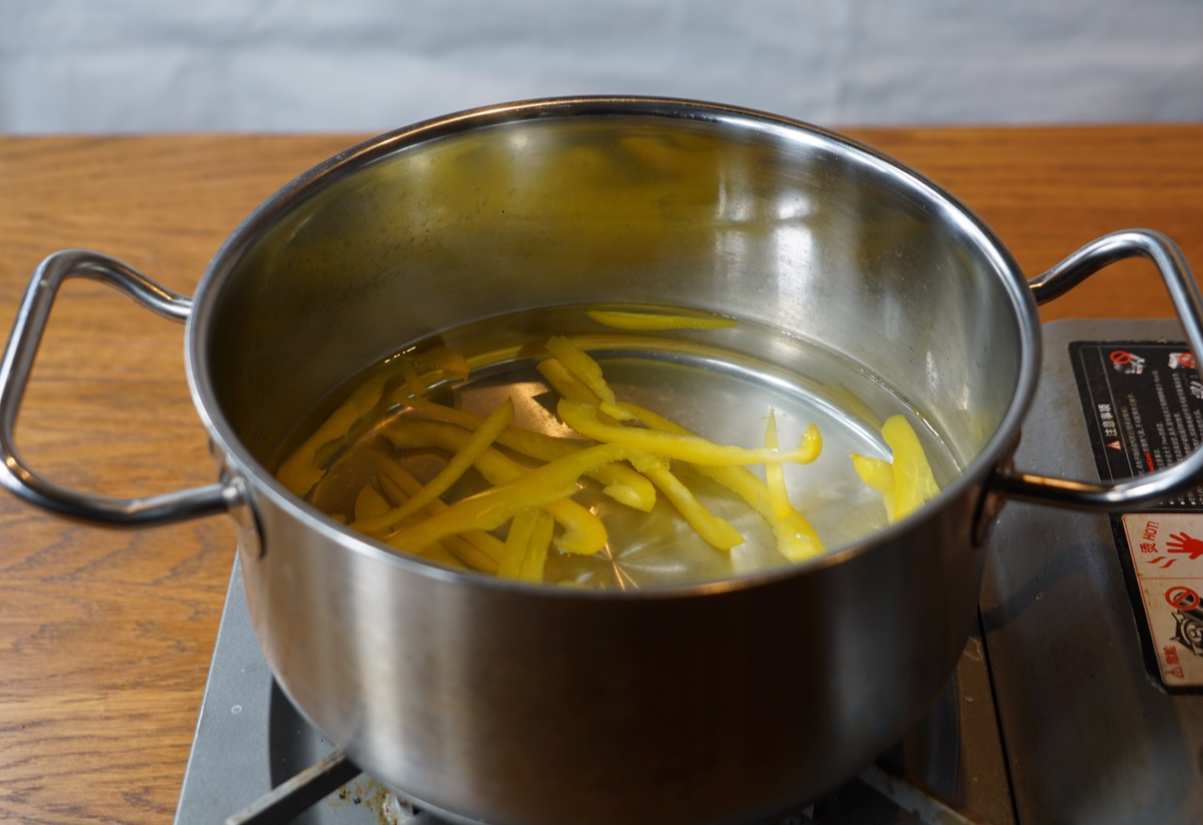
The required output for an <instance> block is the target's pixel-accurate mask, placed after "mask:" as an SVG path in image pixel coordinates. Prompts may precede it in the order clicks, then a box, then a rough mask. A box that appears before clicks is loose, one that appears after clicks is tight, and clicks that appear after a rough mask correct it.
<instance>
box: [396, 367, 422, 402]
mask: <svg viewBox="0 0 1203 825" xmlns="http://www.w3.org/2000/svg"><path fill="white" fill-rule="evenodd" d="M397 366H398V368H399V369H400V370H401V376H402V377H403V378H404V379H405V387H406V389H408V390H409V393H410V395H412V396H413V397H414V398H418V397H420V396H422V395H425V394H426V383H425V382H424V381H422V376H420V375H418V371H417V370H416V369H414V365H413V362H412V361H410V360H409V359H408V358H403V359H401V360H400V361H399V362H398V364H397Z"/></svg>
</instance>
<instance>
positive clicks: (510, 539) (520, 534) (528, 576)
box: [497, 507, 552, 582]
mask: <svg viewBox="0 0 1203 825" xmlns="http://www.w3.org/2000/svg"><path fill="white" fill-rule="evenodd" d="M551 532H552V518H551V516H549V515H548V514H547V511H546V510H539V509H537V508H534V507H531V508H528V509H526V510H523V511H522V512H520V513H518V515H516V516H514V520H513V521H511V522H510V531H509V533H508V534H507V535H506V538H505V546H506V552H507V553H510V554H511V555H508V556H506V558H505V561H504V562H503V563H502V565H501V567H499V568H498V570H497V575H498V576H501V577H503V578H510V579H522V580H525V581H536V582H537V581H543V569H544V567H545V565H546V564H547V549H548V547H549V546H550V545H551Z"/></svg>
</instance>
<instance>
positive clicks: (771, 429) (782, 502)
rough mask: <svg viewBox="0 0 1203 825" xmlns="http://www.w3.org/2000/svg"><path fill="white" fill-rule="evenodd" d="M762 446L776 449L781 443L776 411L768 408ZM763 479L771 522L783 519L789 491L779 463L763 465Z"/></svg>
mask: <svg viewBox="0 0 1203 825" xmlns="http://www.w3.org/2000/svg"><path fill="white" fill-rule="evenodd" d="M764 446H765V447H768V448H769V449H771V450H776V449H777V448H778V447H780V446H781V445H780V444H779V443H778V441H777V412H776V411H775V410H769V421H768V424H767V425H766V426H765V429H764ZM764 480H765V484H766V486H767V487H768V488H769V507H770V509H771V510H772V512H773V524H778V523H780V522H782V521H784V520H785V517H786V516H787V515H788V514H789V511H790V504H789V492H788V491H787V490H786V489H785V469H784V468H783V467H782V466H781V465H780V464H765V465H764Z"/></svg>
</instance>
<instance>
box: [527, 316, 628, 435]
mask: <svg viewBox="0 0 1203 825" xmlns="http://www.w3.org/2000/svg"><path fill="white" fill-rule="evenodd" d="M545 346H546V347H547V351H548V352H550V353H551V354H552V355H553V356H555V357H556V359H558V360H559V362H560V363H561V364H563V365H564V367H565V368H567V370H568V371H569V372H570V373H572V375H573V376H574V377H575V378H577V380H579V381H580V382H581V383H582V384H584V385H585V386H586V387H587V388H588V389H589V391H590V392H592V393H593V394H594V395H596V396H597V397H598V399H600V404H601V405H602V406H603V407H604V408H605V409H606V412H607V413H610V414H611V415H614V416H615V417H616V418H620V417H621V416H622V412H621V410H618V408H617V407H616V404H617V402H618V399H616V398H615V397H614V390H612V389H610V385H609V384H607V383H606V379H605V376H603V375H602V369H601V365H600V364H598V363H597V362H596V361H594V360H593V358H592V357H590V355H589V354H588V353H587V352H585V351H584V350H583V349H581V348H580V347H578V346H577V345H576V344H574V343H572V341H570V340H569V339H567V338H564V337H563V336H557V337H555V338H551V339H549V340H548V342H547V344H546V345H545ZM611 408H613V409H614V412H611ZM615 413H617V414H615Z"/></svg>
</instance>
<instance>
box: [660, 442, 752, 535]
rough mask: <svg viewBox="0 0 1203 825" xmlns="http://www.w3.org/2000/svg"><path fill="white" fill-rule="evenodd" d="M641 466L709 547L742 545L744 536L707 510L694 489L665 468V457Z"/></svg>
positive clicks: (666, 464)
mask: <svg viewBox="0 0 1203 825" xmlns="http://www.w3.org/2000/svg"><path fill="white" fill-rule="evenodd" d="M640 468H641V470H642V472H643V473H644V474H645V475H646V476H647V477H648V478H649V479H650V480H651V482H652V483H653V484H655V485H656V487H657V489H659V490H660V492H662V493H664V497H665V498H667V499H668V500H669V501H670V502H671V503H672V505H673V506H674V507H676V508H677V512H678V513H680V514H681V517H682V518H684V519H685V521H686V523H688V524H689V526H690V527H692V528H693V529H694V530H696V531H697V533H698V535H699V536H701V537H702V538H703V539H705V540H706V543H707V544H709V545H710V546H711V547H713V548H715V549H716V550H730V549H731V548H732V547H734V546H735V545H737V544H743V542H744V537H743V536H741V535H740V534H739V531H738V530H736V529H735V528H734V527H732V526H731V523H730V522H728V521H727V520H726V519H722V518H719V517H718V516H716V515H714V514H713V513H711V512H710V511H709V510H707V509H706V507H705V505H704V504H702V502H700V501H698V500H697V497H696V496H694V494H693V492H692V491H691V490H690V489H689V488H688V487H686V486H685V485H684V484H682V483H681V480H680V479H679V478H677V477H676V476H675V475H673V473H672V472H671V471H670V470H669V469H668V461H667V459H660V460H659V461H652V462H641V463H640Z"/></svg>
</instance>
